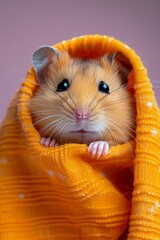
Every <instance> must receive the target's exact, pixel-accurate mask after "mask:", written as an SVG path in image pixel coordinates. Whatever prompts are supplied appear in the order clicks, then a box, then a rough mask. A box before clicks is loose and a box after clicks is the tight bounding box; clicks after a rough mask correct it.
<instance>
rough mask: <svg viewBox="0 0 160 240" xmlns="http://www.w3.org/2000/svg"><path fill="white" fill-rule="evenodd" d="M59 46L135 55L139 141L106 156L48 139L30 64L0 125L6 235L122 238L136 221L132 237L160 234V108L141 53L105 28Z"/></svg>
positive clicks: (89, 53)
mask: <svg viewBox="0 0 160 240" xmlns="http://www.w3.org/2000/svg"><path fill="white" fill-rule="evenodd" d="M54 47H56V48H58V49H59V50H60V51H64V50H67V51H68V52H69V53H70V54H71V55H72V56H73V57H78V56H81V57H84V56H86V57H99V56H101V55H103V54H105V53H106V52H109V53H111V52H117V51H120V52H122V53H123V54H124V55H125V56H127V57H128V58H129V60H130V62H131V64H132V66H133V71H132V73H131V74H130V77H129V83H128V86H129V89H130V88H132V87H133V89H132V92H133V93H134V95H135V100H136V108H137V117H136V125H137V127H136V133H137V135H136V140H135V141H133V142H129V143H126V144H123V145H119V146H116V147H112V148H111V149H110V152H109V154H108V155H107V156H106V157H103V158H100V159H99V160H93V159H91V158H90V157H89V155H88V154H87V146H86V145H81V144H66V145H63V146H59V147H55V148H54V147H52V148H47V147H44V146H41V145H40V136H39V134H38V133H37V131H36V129H35V128H34V126H33V125H32V119H31V116H30V113H29V109H28V102H29V99H30V98H32V96H33V93H34V92H35V91H36V84H35V83H36V81H37V80H36V76H35V72H34V70H33V68H31V69H30V70H29V71H28V73H27V76H26V78H25V79H24V81H23V83H22V85H21V87H20V89H19V91H18V92H17V93H16V96H15V97H14V99H13V100H12V101H11V104H10V106H9V108H8V111H7V115H6V118H5V119H4V122H3V123H2V125H1V128H0V196H1V198H0V239H1V240H53V239H55V240H72V239H76V240H79V239H84V240H91V239H100V240H103V239H105V240H118V239H120V236H121V235H122V234H123V232H124V231H125V229H126V228H127V226H128V225H129V234H128V236H127V239H128V240H160V111H159V109H158V106H157V103H156V100H155V97H154V92H153V90H152V86H151V83H150V80H149V79H148V77H147V71H146V69H145V67H144V66H143V64H142V62H141V60H140V58H139V56H138V55H137V54H136V53H135V52H134V51H133V50H132V49H131V48H129V47H128V46H127V45H125V44H124V43H122V42H120V41H118V40H115V39H114V38H112V37H108V36H99V35H93V36H82V37H79V38H74V39H71V40H68V41H63V42H61V43H59V44H57V45H55V46H54ZM126 167H127V169H126ZM132 180H133V189H132ZM132 190H133V194H132ZM131 194H132V196H131Z"/></svg>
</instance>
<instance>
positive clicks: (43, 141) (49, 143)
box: [40, 137, 59, 147]
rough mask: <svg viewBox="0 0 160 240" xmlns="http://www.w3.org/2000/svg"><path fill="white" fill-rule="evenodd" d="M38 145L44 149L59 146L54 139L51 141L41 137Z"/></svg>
mask: <svg viewBox="0 0 160 240" xmlns="http://www.w3.org/2000/svg"><path fill="white" fill-rule="evenodd" d="M40 143H41V144H42V145H43V146H45V147H55V146H59V144H58V143H57V142H56V139H51V138H46V137H42V138H41V142H40Z"/></svg>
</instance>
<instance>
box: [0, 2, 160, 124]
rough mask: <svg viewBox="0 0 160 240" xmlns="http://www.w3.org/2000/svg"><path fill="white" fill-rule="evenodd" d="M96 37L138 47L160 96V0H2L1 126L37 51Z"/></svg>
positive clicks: (0, 37)
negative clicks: (46, 46) (58, 43)
mask: <svg viewBox="0 0 160 240" xmlns="http://www.w3.org/2000/svg"><path fill="white" fill-rule="evenodd" d="M95 33H98V34H106V35H110V36H113V37H115V38H117V39H119V40H121V41H123V42H125V43H126V44H128V45H129V46H130V47H132V48H133V49H134V50H135V51H136V52H137V53H138V55H139V56H140V57H141V59H142V60H143V62H144V64H145V65H146V67H147V69H148V74H149V76H150V78H151V79H152V82H153V85H154V86H155V91H156V95H157V96H158V95H159V96H160V94H158V91H159V90H158V86H159V89H160V47H159V44H160V1H159V0H134V1H131V0H79V1H77V0H32V1H30V0H28V1H25V0H0V43H1V44H0V122H1V121H2V119H3V118H4V115H5V111H6V108H7V106H8V104H9V101H10V100H11V98H12V96H13V94H14V92H15V90H16V89H17V88H18V87H19V86H20V83H21V82H22V80H23V78H24V77H25V74H26V71H27V69H28V68H30V66H31V56H32V52H33V51H34V50H35V49H36V48H37V47H39V46H40V45H43V44H49V45H52V44H55V43H57V42H60V41H62V40H67V39H70V38H72V37H75V36H79V35H84V34H95Z"/></svg>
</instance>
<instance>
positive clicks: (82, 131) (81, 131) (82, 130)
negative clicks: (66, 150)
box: [72, 129, 93, 134]
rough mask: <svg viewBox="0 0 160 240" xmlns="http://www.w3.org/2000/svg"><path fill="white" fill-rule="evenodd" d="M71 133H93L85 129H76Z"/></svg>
mask: <svg viewBox="0 0 160 240" xmlns="http://www.w3.org/2000/svg"><path fill="white" fill-rule="evenodd" d="M72 132H73V133H79V134H87V133H93V132H91V131H86V130H84V129H81V130H77V131H72Z"/></svg>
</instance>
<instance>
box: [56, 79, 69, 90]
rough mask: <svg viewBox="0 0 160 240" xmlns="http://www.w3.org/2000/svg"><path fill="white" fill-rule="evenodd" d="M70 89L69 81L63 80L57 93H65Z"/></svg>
mask: <svg viewBox="0 0 160 240" xmlns="http://www.w3.org/2000/svg"><path fill="white" fill-rule="evenodd" d="M68 88H69V81H68V79H66V78H65V79H63V81H62V82H60V83H59V84H58V86H57V92H64V91H66V90H67V89H68Z"/></svg>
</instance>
